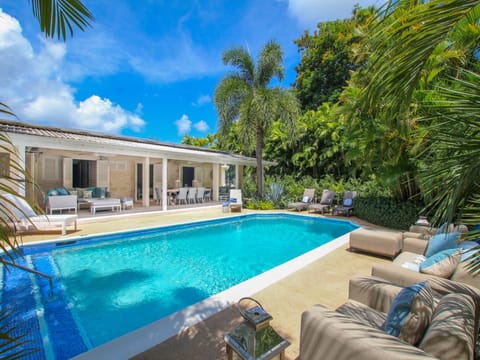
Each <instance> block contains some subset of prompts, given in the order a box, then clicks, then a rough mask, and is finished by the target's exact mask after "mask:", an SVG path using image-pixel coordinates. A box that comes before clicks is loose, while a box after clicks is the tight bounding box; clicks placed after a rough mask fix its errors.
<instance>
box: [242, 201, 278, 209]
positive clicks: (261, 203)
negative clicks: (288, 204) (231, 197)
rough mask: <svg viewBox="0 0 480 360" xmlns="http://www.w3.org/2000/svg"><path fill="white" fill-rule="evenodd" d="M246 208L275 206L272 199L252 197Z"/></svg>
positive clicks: (271, 207) (270, 207) (269, 207)
mask: <svg viewBox="0 0 480 360" xmlns="http://www.w3.org/2000/svg"><path fill="white" fill-rule="evenodd" d="M245 208H247V209H250V210H273V209H274V208H275V207H274V206H273V203H272V202H271V201H268V200H255V199H252V200H250V201H248V203H247V204H246V205H245Z"/></svg>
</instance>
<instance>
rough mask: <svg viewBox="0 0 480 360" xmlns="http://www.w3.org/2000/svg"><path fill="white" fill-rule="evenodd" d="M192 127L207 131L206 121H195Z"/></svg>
mask: <svg viewBox="0 0 480 360" xmlns="http://www.w3.org/2000/svg"><path fill="white" fill-rule="evenodd" d="M193 127H194V128H195V129H196V130H197V131H200V132H207V131H208V129H209V127H208V124H207V122H206V121H204V120H200V121H199V122H197V123H195V124H194V125H193Z"/></svg>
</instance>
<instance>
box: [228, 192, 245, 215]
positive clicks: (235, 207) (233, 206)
mask: <svg viewBox="0 0 480 360" xmlns="http://www.w3.org/2000/svg"><path fill="white" fill-rule="evenodd" d="M229 203H230V211H231V212H241V211H242V206H243V202H242V190H240V189H231V190H230V200H229Z"/></svg>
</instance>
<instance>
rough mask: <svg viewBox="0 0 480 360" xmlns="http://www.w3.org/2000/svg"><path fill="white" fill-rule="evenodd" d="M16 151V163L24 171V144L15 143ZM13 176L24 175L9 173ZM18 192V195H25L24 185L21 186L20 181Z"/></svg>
mask: <svg viewBox="0 0 480 360" xmlns="http://www.w3.org/2000/svg"><path fill="white" fill-rule="evenodd" d="M15 147H16V149H15V150H16V151H17V153H18V165H19V166H20V168H21V169H22V170H23V171H24V172H25V171H26V169H25V151H26V146H25V145H24V144H16V145H15ZM11 176H13V177H19V176H21V177H24V176H23V175H22V174H11ZM17 190H18V193H19V194H20V195H23V196H25V186H22V185H21V183H20V182H18V189H17Z"/></svg>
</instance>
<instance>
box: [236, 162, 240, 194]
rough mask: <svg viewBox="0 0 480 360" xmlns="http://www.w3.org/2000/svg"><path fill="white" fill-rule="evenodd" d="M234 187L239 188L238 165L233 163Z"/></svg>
mask: <svg viewBox="0 0 480 360" xmlns="http://www.w3.org/2000/svg"><path fill="white" fill-rule="evenodd" d="M235 189H240V165H238V164H237V165H235Z"/></svg>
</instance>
